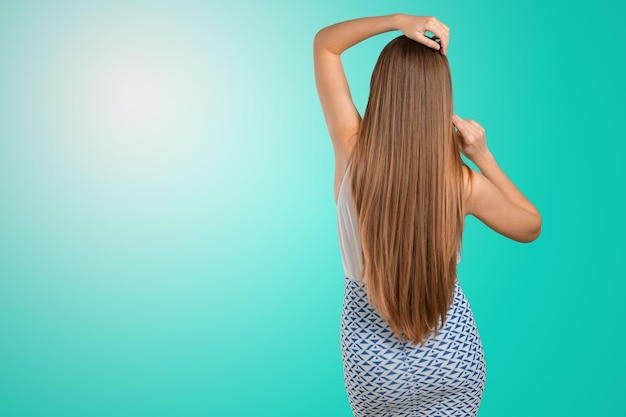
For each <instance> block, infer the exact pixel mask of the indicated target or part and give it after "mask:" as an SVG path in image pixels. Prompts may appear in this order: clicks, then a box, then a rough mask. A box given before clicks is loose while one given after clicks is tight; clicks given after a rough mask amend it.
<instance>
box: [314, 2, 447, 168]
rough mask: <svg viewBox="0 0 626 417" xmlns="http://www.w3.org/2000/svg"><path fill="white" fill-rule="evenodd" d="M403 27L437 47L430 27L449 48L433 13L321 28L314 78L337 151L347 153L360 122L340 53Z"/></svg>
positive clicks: (315, 43) (404, 30) (419, 39)
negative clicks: (375, 36) (430, 35)
mask: <svg viewBox="0 0 626 417" xmlns="http://www.w3.org/2000/svg"><path fill="white" fill-rule="evenodd" d="M392 30H400V31H402V32H403V33H404V34H405V35H406V36H408V37H410V38H411V39H413V40H416V41H418V42H420V43H423V44H424V45H427V46H430V47H431V48H434V49H439V48H440V44H439V43H437V42H435V41H434V40H432V39H430V38H429V37H428V36H426V35H425V33H426V32H427V31H430V32H432V33H434V34H435V35H437V36H438V37H439V38H440V41H441V48H443V53H444V54H445V53H446V52H447V47H448V38H449V29H448V28H447V26H445V25H444V24H443V23H441V22H439V21H438V20H437V19H436V18H434V17H432V16H411V15H407V14H402V13H395V14H391V15H387V16H373V17H364V18H360V19H353V20H348V21H345V22H340V23H336V24H334V25H331V26H328V27H325V28H323V29H322V30H320V31H319V32H318V33H317V34H316V35H315V39H314V43H313V59H314V66H315V82H316V86H317V91H318V95H319V98H320V102H321V105H322V110H323V112H324V117H325V119H326V124H327V126H328V131H329V133H330V137H331V140H332V141H333V146H334V147H335V151H336V152H337V151H339V152H341V153H343V154H345V155H344V156H346V157H347V154H348V153H349V150H350V149H351V148H352V146H353V145H354V140H355V137H356V134H357V132H358V129H359V127H360V123H361V116H360V115H359V113H358V111H357V109H356V107H355V105H354V103H353V101H352V96H351V94H350V89H349V87H348V82H347V80H346V76H345V74H344V71H343V66H342V63H341V58H340V55H341V53H342V52H344V51H345V50H346V49H348V48H350V47H351V46H353V45H355V44H357V43H359V42H361V41H363V40H365V39H367V38H370V37H372V36H374V35H377V34H380V33H385V32H389V31H392Z"/></svg>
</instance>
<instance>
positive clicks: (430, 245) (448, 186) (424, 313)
mask: <svg viewBox="0 0 626 417" xmlns="http://www.w3.org/2000/svg"><path fill="white" fill-rule="evenodd" d="M452 114H453V105H452V80H451V76H450V66H449V63H448V59H447V57H446V56H445V55H443V54H442V53H440V52H439V51H438V50H435V49H432V48H430V47H427V46H425V45H422V44H420V43H418V42H416V41H413V40H411V39H409V38H408V37H406V36H404V35H401V36H399V37H397V38H395V39H393V40H392V41H391V42H389V43H388V44H387V46H385V48H384V49H383V50H382V52H381V53H380V56H379V58H378V61H377V63H376V66H375V67H374V71H373V73H372V79H371V84H370V95H369V100H368V103H367V107H366V110H365V114H364V116H363V120H362V122H361V127H360V131H359V134H358V140H357V143H356V145H355V147H354V150H353V153H352V156H351V172H350V181H351V189H352V197H353V201H354V202H355V210H356V214H357V216H358V226H359V235H360V240H361V248H362V257H361V268H362V271H363V273H362V275H363V279H364V282H365V285H366V290H367V294H368V298H369V300H370V302H371V303H372V305H373V306H375V308H376V309H377V310H378V311H379V313H380V314H381V316H382V317H383V318H384V319H385V320H386V321H387V322H388V323H389V325H390V327H391V329H392V331H393V332H394V333H395V334H396V335H397V336H398V337H399V338H400V339H402V340H406V339H409V340H411V341H412V342H413V344H414V345H417V344H419V343H423V342H424V341H425V340H426V339H427V338H428V336H429V335H430V332H431V331H433V330H434V332H435V333H434V334H435V336H436V335H437V332H438V330H439V328H440V327H443V325H444V323H445V320H446V313H447V310H448V308H449V307H450V305H451V303H452V301H453V298H454V289H455V279H456V266H457V257H456V255H457V251H460V248H461V243H462V235H463V227H464V221H465V215H464V206H463V205H464V201H465V200H464V188H463V187H464V186H463V172H462V169H463V168H462V165H466V164H465V163H464V162H463V160H462V159H461V155H460V144H459V143H458V142H457V140H456V138H455V134H454V125H453V124H452ZM470 171H471V170H470ZM440 318H441V322H440V321H439V320H440Z"/></svg>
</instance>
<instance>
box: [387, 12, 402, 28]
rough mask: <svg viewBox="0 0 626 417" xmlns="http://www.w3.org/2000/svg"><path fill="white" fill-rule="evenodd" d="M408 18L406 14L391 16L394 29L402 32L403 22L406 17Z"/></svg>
mask: <svg viewBox="0 0 626 417" xmlns="http://www.w3.org/2000/svg"><path fill="white" fill-rule="evenodd" d="M405 16H406V14H404V13H394V14H392V15H390V17H391V24H392V26H393V28H394V29H395V30H400V27H401V26H402V23H401V22H402V20H404V17H405Z"/></svg>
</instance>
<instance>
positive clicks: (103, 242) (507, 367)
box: [0, 0, 626, 417]
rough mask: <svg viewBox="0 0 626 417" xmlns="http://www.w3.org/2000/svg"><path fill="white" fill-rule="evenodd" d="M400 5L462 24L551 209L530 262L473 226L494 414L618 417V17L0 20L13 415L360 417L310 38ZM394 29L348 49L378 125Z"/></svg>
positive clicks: (453, 56)
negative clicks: (345, 345)
mask: <svg viewBox="0 0 626 417" xmlns="http://www.w3.org/2000/svg"><path fill="white" fill-rule="evenodd" d="M103 3H105V2H103ZM393 12H405V13H410V14H416V15H434V16H436V17H437V18H439V19H440V20H441V21H443V22H444V23H445V24H446V25H448V26H449V27H450V28H451V43H450V48H449V54H448V56H449V60H450V63H451V66H452V75H453V81H454V98H455V111H456V113H458V114H459V115H460V116H461V117H463V118H473V119H475V120H477V121H478V122H479V123H481V124H482V125H483V126H484V127H485V128H486V130H487V141H488V145H489V147H490V149H491V151H492V153H493V154H494V155H495V156H496V158H497V160H498V162H499V164H500V166H501V167H502V168H503V170H504V171H505V172H506V173H507V175H508V176H509V177H510V178H511V180H512V181H513V182H514V183H515V184H516V185H517V186H518V187H519V189H520V190H521V191H522V192H523V193H525V195H526V196H527V197H528V198H529V199H530V200H531V201H532V202H533V203H534V204H535V205H536V207H537V208H538V209H539V211H540V212H541V214H542V216H543V232H542V234H541V236H540V237H539V238H538V239H537V240H536V241H534V242H532V243H530V244H520V243H517V242H514V241H512V240H509V239H507V238H505V237H503V236H501V235H498V234H496V233H495V232H493V231H491V230H490V229H489V228H487V227H486V226H485V225H484V224H482V223H481V222H480V221H478V220H477V219H476V218H474V217H468V221H467V228H466V233H465V236H464V246H463V252H462V257H463V261H462V262H461V264H460V266H459V277H460V280H461V283H462V285H463V288H464V290H465V292H466V294H467V297H468V299H469V300H470V302H471V305H472V308H473V311H474V315H475V317H476V321H477V324H478V327H479V331H480V333H481V337H482V339H483V344H484V349H485V355H486V360H487V384H486V389H485V393H484V397H483V402H482V405H481V408H480V413H479V415H480V416H481V417H488V416H530V415H532V416H554V415H559V416H592V415H618V414H619V413H620V412H623V407H622V406H621V405H620V403H619V402H618V396H622V395H623V394H624V390H625V386H626V384H625V377H624V372H625V371H626V361H625V359H624V335H625V330H626V328H625V327H626V326H625V324H624V319H625V318H626V317H625V314H624V310H623V305H624V303H623V301H622V297H621V296H622V295H623V293H624V290H626V284H625V281H626V279H625V278H626V277H625V274H624V272H623V269H622V265H621V264H622V260H623V254H622V252H623V249H624V243H623V239H624V233H625V231H626V230H625V225H624V201H625V200H624V194H625V189H626V187H625V186H624V180H625V179H626V176H625V175H624V171H623V169H624V163H623V162H622V161H623V155H624V151H625V150H626V146H625V141H624V138H623V136H624V134H623V127H622V126H621V125H620V122H623V120H624V105H623V103H624V95H625V93H626V89H625V87H624V73H626V68H625V65H624V59H623V57H624V53H625V51H624V42H625V41H626V39H625V36H624V34H623V33H624V32H623V30H622V26H623V24H622V23H623V20H624V18H625V17H626V16H625V14H624V12H623V10H616V9H615V4H614V3H613V2H608V1H594V2H578V3H577V4H574V3H572V2H565V1H559V2H557V1H553V2H542V1H537V0H535V1H527V2H517V3H508V4H506V5H505V4H504V3H502V2H500V1H482V2H480V3H473V2H472V3H469V2H466V1H441V2H437V4H436V5H434V4H433V3H432V2H428V3H426V2H402V1H384V2H383V1H379V2H362V1H337V0H332V1H331V0H320V1H316V2H312V3H302V2H294V1H286V0H282V1H281V0H273V1H265V2H257V1H233V2H229V3H226V2H219V3H217V2H214V3H211V2H201V1H195V2H194V1H150V2H148V1H145V2H141V1H108V2H106V5H101V4H97V3H96V2H87V1H74V2H70V1H57V2H45V1H39V2H37V1H13V2H11V1H3V2H2V3H0V60H1V64H0V174H1V175H0V249H1V250H0V415H2V416H63V417H70V416H174V415H175V416H257V415H258V416H295V415H298V416H350V415H351V413H350V409H349V405H348V401H347V397H346V394H345V391H344V386H343V377H342V364H341V357H340V350H339V318H340V313H341V302H342V296H343V270H342V265H341V258H340V253H339V246H338V238H337V223H336V217H335V204H334V200H333V186H332V184H333V169H334V159H333V151H332V146H331V142H330V139H329V136H328V133H327V130H326V125H325V122H324V119H323V115H322V112H321V107H320V105H319V101H318V98H317V93H316V89H315V82H314V76H313V62H312V42H313V37H314V35H315V33H316V32H317V31H318V30H319V29H321V28H322V27H324V26H327V25H330V24H333V23H336V22H338V21H342V20H347V19H352V18H356V17H364V16H371V15H381V14H389V13H393ZM399 34H400V33H399V32H390V33H386V34H383V35H379V36H378V37H375V38H371V39H369V40H366V41H365V42H363V43H361V44H359V45H357V46H355V47H354V48H352V49H350V50H348V51H347V52H345V53H344V55H343V58H344V66H345V70H346V72H347V75H348V80H349V82H350V85H351V88H352V93H353V98H354V100H355V102H356V104H357V107H358V108H359V110H361V112H362V111H363V110H364V109H365V104H366V101H367V95H368V87H369V77H370V74H371V70H372V68H373V66H374V63H375V61H376V58H377V56H378V53H379V52H380V50H381V49H382V47H383V46H384V45H385V44H386V43H387V42H388V41H389V40H391V39H392V38H393V37H395V36H398V35H399Z"/></svg>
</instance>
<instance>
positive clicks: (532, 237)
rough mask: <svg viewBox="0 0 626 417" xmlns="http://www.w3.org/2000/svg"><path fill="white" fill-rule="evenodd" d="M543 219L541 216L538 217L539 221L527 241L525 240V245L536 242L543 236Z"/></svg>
mask: <svg viewBox="0 0 626 417" xmlns="http://www.w3.org/2000/svg"><path fill="white" fill-rule="evenodd" d="M542 223H543V222H542V219H541V216H539V215H538V216H537V221H536V222H535V224H534V225H533V227H532V229H531V230H530V234H529V236H528V238H527V239H525V240H524V243H530V242H533V241H535V240H536V239H537V238H538V237H539V235H540V234H541V226H542Z"/></svg>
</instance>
